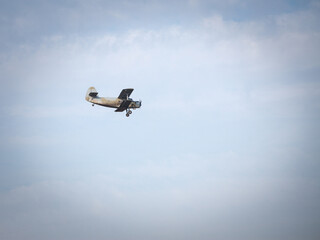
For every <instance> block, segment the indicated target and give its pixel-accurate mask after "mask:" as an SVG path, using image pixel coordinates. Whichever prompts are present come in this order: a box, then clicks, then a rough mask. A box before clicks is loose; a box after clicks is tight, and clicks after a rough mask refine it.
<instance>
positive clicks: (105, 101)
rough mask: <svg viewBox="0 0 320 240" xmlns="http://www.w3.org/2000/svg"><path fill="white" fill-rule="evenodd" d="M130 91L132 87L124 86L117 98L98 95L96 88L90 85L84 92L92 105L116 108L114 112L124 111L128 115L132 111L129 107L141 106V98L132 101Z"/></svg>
mask: <svg viewBox="0 0 320 240" xmlns="http://www.w3.org/2000/svg"><path fill="white" fill-rule="evenodd" d="M132 92H133V88H126V89H123V90H122V91H121V93H120V95H119V96H118V97H117V98H109V97H99V96H98V92H97V90H96V89H95V88H94V87H90V88H89V89H88V91H87V94H86V100H87V101H88V102H91V103H92V106H94V105H95V104H97V105H100V106H104V107H109V108H116V110H115V112H123V111H126V116H127V117H129V116H130V114H131V113H132V111H131V109H133V110H135V109H137V108H140V107H141V100H139V101H134V100H132V98H130V95H131V93H132Z"/></svg>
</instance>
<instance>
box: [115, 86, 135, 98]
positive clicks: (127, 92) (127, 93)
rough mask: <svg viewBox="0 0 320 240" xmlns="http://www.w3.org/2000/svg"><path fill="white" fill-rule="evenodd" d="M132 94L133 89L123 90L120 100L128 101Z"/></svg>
mask: <svg viewBox="0 0 320 240" xmlns="http://www.w3.org/2000/svg"><path fill="white" fill-rule="evenodd" d="M132 92H133V88H126V89H123V90H122V91H121V93H120V95H119V97H118V98H119V99H125V100H127V99H128V98H129V97H130V95H131V93H132Z"/></svg>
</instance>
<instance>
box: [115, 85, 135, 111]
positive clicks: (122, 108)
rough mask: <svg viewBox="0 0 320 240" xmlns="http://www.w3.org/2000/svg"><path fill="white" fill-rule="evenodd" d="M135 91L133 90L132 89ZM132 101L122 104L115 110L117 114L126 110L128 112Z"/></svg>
mask: <svg viewBox="0 0 320 240" xmlns="http://www.w3.org/2000/svg"><path fill="white" fill-rule="evenodd" d="M132 90H133V89H132ZM131 102H132V101H130V100H128V101H123V102H122V103H121V105H120V106H119V107H118V108H117V109H116V110H115V112H123V111H124V110H126V109H127V108H128V107H129V105H130V103H131Z"/></svg>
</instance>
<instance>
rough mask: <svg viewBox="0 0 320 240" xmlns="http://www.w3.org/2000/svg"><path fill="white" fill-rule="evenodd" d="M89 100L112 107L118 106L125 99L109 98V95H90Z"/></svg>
mask: <svg viewBox="0 0 320 240" xmlns="http://www.w3.org/2000/svg"><path fill="white" fill-rule="evenodd" d="M87 101H88V102H91V103H93V104H97V105H100V106H104V107H110V108H118V107H119V106H120V105H121V103H122V102H123V100H121V99H119V98H107V97H90V96H89V97H88V99H87Z"/></svg>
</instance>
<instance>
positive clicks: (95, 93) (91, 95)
mask: <svg viewBox="0 0 320 240" xmlns="http://www.w3.org/2000/svg"><path fill="white" fill-rule="evenodd" d="M97 95H98V93H97V92H91V93H89V96H90V97H96V96H97Z"/></svg>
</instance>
